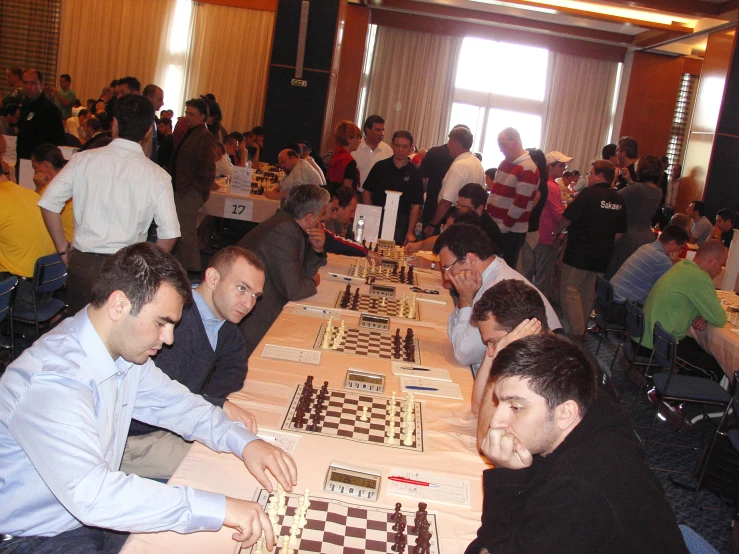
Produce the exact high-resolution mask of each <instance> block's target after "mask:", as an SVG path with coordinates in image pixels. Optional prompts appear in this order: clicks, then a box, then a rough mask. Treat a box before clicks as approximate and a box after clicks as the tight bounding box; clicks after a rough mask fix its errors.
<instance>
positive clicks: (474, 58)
mask: <svg viewBox="0 0 739 554" xmlns="http://www.w3.org/2000/svg"><path fill="white" fill-rule="evenodd" d="M548 63H549V52H548V51H547V50H545V49H543V48H533V47H530V46H520V45H517V44H508V43H505V42H495V41H492V40H486V39H480V38H473V37H465V39H464V41H463V42H462V50H461V52H460V55H459V63H458V64H457V77H456V81H455V88H454V102H453V104H452V110H451V116H450V121H449V127H451V126H452V125H457V124H460V123H461V124H463V125H467V126H468V127H469V128H470V130H471V131H472V134H473V135H474V142H473V144H472V150H473V151H474V152H481V153H482V157H483V166H484V167H486V168H488V167H497V166H498V164H500V162H501V161H502V160H503V154H501V153H500V150H499V149H498V142H497V139H498V134H499V133H500V131H502V130H503V129H505V128H506V127H515V128H516V129H517V130H518V131H519V133H521V140H522V142H523V146H524V147H525V148H533V147H535V148H538V147H539V145H540V144H541V121H542V110H543V107H544V98H545V97H546V94H547V86H548V79H547V65H548Z"/></svg>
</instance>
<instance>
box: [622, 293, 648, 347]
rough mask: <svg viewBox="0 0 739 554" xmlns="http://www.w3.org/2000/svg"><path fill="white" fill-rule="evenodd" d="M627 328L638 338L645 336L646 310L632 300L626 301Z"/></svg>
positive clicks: (630, 333) (631, 334)
mask: <svg viewBox="0 0 739 554" xmlns="http://www.w3.org/2000/svg"><path fill="white" fill-rule="evenodd" d="M625 307H626V330H627V331H628V333H629V335H630V336H632V337H634V338H636V337H642V336H644V311H643V310H642V309H641V308H640V307H639V306H637V305H636V304H634V303H633V302H632V301H631V300H627V301H626V306H625Z"/></svg>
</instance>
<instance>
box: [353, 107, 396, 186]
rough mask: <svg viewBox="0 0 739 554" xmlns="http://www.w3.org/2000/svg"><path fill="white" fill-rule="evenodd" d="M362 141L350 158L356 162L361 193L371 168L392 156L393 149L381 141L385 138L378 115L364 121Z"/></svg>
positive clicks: (382, 124)
mask: <svg viewBox="0 0 739 554" xmlns="http://www.w3.org/2000/svg"><path fill="white" fill-rule="evenodd" d="M362 130H363V132H364V140H362V142H360V143H359V148H357V149H356V150H355V151H354V152H352V158H354V159H355V160H356V162H357V169H358V170H359V188H358V190H359V191H360V192H361V191H362V188H363V187H364V182H365V181H366V180H367V177H369V174H370V171H371V170H372V167H373V166H374V165H375V164H376V163H377V162H379V161H382V160H386V159H387V158H390V157H391V156H392V155H393V149H392V148H390V146H388V145H387V144H386V143H384V142H383V141H382V139H383V138H385V120H384V119H383V118H382V117H380V116H379V115H371V116H369V117H368V118H367V119H366V120H365V121H364V126H363V127H362Z"/></svg>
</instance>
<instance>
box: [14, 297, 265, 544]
mask: <svg viewBox="0 0 739 554" xmlns="http://www.w3.org/2000/svg"><path fill="white" fill-rule="evenodd" d="M131 418H136V419H138V420H140V421H143V422H145V423H149V424H151V425H155V426H157V427H163V428H165V429H169V430H171V431H174V432H175V433H178V434H180V435H181V436H182V437H183V438H184V439H186V440H197V441H200V442H202V443H203V444H205V445H207V446H208V447H209V448H211V449H213V450H215V451H217V452H232V453H234V454H236V455H237V456H239V457H241V454H242V451H243V449H244V447H245V446H246V445H247V444H248V443H249V442H251V441H252V440H255V439H256V437H255V436H254V435H253V434H252V433H250V432H249V431H247V430H246V428H245V427H244V425H243V424H241V423H236V422H234V421H231V420H230V419H229V418H228V416H226V413H225V412H224V411H223V410H222V409H221V408H218V407H216V406H214V405H213V404H211V403H209V402H207V401H205V400H204V399H203V398H202V397H201V396H199V395H196V394H192V393H191V392H190V391H189V390H188V389H187V388H186V387H185V386H184V385H182V384H180V383H178V382H177V381H173V380H171V379H170V378H169V377H167V375H165V374H164V373H163V372H162V371H161V370H159V369H158V368H157V367H156V366H155V365H154V362H153V361H152V360H151V359H149V360H147V361H146V363H144V364H143V365H136V364H132V363H130V362H126V361H125V360H123V359H122V358H118V359H117V360H113V358H112V357H111V355H110V353H109V352H108V350H107V348H106V347H105V345H104V344H103V341H102V339H101V338H100V336H99V335H98V333H97V331H96V330H95V328H94V326H93V325H92V323H91V322H90V319H89V317H88V315H87V309H83V310H81V311H79V312H78V313H77V315H75V316H74V318H69V319H66V320H64V321H63V322H62V323H61V324H60V325H59V326H58V327H56V328H55V329H54V330H53V331H50V332H49V333H47V334H46V335H44V336H43V337H41V339H39V340H38V341H36V342H35V343H34V344H33V346H32V347H31V348H29V349H28V350H26V351H25V352H24V353H23V354H21V356H20V357H19V358H18V359H17V360H15V361H14V362H12V363H11V364H10V365H9V366H8V368H7V370H6V371H5V374H4V375H3V376H2V378H0V460H2V468H3V469H2V478H1V479H0V527H1V529H0V531H2V532H3V533H8V534H10V535H14V536H15V535H17V536H30V535H42V536H47V537H48V536H55V535H58V534H59V533H63V532H65V531H69V530H71V529H75V528H77V527H80V526H81V525H82V524H83V523H84V524H85V525H90V526H95V527H102V528H106V529H117V530H120V531H130V532H139V533H141V532H144V533H146V532H156V531H164V530H173V531H177V532H180V533H191V532H193V531H202V530H209V531H214V530H217V529H220V527H221V526H222V524H223V521H224V518H225V514H226V500H225V497H224V496H223V495H222V494H216V493H212V492H205V491H200V490H196V489H192V488H190V487H185V486H180V485H175V486H168V485H164V484H161V483H157V482H156V481H151V480H148V479H142V478H140V477H138V476H136V475H126V474H125V473H123V472H121V471H119V468H120V465H121V458H122V457H123V449H124V447H125V445H126V437H127V435H128V427H129V425H130V423H131Z"/></svg>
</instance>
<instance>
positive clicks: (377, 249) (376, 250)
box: [374, 243, 379, 252]
mask: <svg viewBox="0 0 739 554" xmlns="http://www.w3.org/2000/svg"><path fill="white" fill-rule="evenodd" d="M374 251H375V252H379V248H378V247H377V243H375V250H374Z"/></svg>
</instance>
